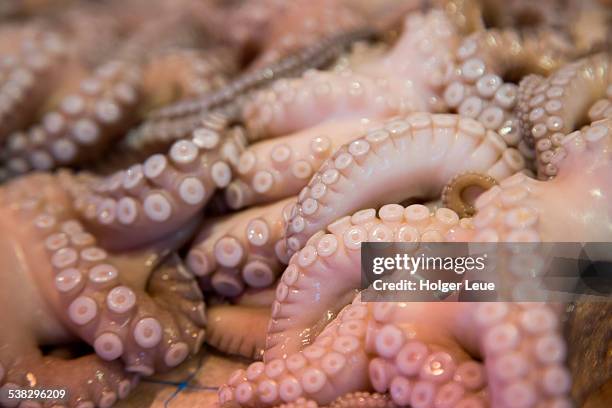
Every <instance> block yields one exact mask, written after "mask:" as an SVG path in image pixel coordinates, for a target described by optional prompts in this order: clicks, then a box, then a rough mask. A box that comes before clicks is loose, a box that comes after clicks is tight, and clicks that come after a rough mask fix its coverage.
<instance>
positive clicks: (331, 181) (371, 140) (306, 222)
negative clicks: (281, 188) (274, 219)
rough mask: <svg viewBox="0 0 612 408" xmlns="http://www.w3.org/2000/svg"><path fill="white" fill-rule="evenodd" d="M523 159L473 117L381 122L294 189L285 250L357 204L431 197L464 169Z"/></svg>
mask: <svg viewBox="0 0 612 408" xmlns="http://www.w3.org/2000/svg"><path fill="white" fill-rule="evenodd" d="M468 157H469V158H468ZM524 166H525V162H524V159H523V158H522V156H521V154H520V153H519V152H518V151H517V150H515V149H512V148H509V147H508V146H507V144H506V143H505V141H504V140H503V139H502V137H501V136H499V134H497V133H495V132H493V131H491V130H487V129H485V127H484V126H483V125H482V124H481V123H480V122H477V121H475V120H474V119H470V118H466V117H461V116H458V115H442V114H428V113H417V114H412V115H409V116H407V117H405V118H399V119H394V120H390V121H387V122H385V123H383V124H382V125H381V126H380V128H378V129H373V130H371V131H369V132H368V133H367V135H366V136H365V137H361V138H359V139H356V140H354V141H353V142H351V143H349V144H347V145H344V146H343V147H342V148H340V149H339V150H338V151H337V152H336V153H335V154H334V155H333V156H332V157H331V158H330V159H329V160H327V161H326V162H325V163H324V164H323V165H322V166H321V168H320V170H319V171H318V172H317V173H316V174H315V175H314V176H313V178H312V179H311V181H310V183H309V184H308V186H307V187H305V188H304V189H303V190H302V192H301V193H300V195H299V199H298V202H297V205H296V208H295V210H294V211H292V215H291V218H290V220H289V221H288V227H287V235H286V237H287V246H288V250H289V252H290V253H294V252H296V251H297V250H299V249H300V248H302V247H303V245H304V244H305V242H306V240H307V239H308V238H309V237H310V236H312V235H313V234H314V233H316V232H317V231H318V230H320V229H323V228H325V226H326V225H328V224H329V223H331V222H332V221H333V220H335V219H337V218H339V217H341V216H344V215H348V214H350V213H351V212H352V211H356V210H358V209H359V208H368V207H372V206H377V205H381V204H384V203H385V202H389V201H391V202H398V203H399V202H402V201H404V200H407V199H410V198H421V199H426V198H428V197H436V196H438V195H439V194H440V193H441V192H442V189H443V188H444V186H445V185H446V184H447V183H448V181H449V180H451V179H452V177H454V176H455V175H456V174H460V173H463V172H466V171H475V172H480V173H482V174H487V175H489V176H491V177H493V178H495V179H496V180H503V179H504V178H506V177H508V176H510V175H512V174H514V173H516V172H518V171H520V170H522V169H523V168H524ZM382 180H385V182H384V183H381V181H382ZM408 180H409V181H408ZM347 196H349V197H351V199H346V198H345V197H347ZM340 197H343V198H342V199H340Z"/></svg>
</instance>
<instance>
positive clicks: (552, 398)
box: [219, 120, 612, 407]
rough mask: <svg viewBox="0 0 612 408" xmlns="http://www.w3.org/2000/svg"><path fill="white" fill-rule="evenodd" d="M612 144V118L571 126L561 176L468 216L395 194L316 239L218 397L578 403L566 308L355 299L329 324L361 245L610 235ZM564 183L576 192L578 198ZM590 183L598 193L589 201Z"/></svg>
mask: <svg viewBox="0 0 612 408" xmlns="http://www.w3.org/2000/svg"><path fill="white" fill-rule="evenodd" d="M611 144H612V122H611V121H610V120H604V121H600V122H596V123H594V124H593V125H592V126H590V127H588V128H586V129H585V130H584V131H582V132H577V133H574V134H570V135H568V136H567V138H566V140H565V143H564V147H566V149H567V151H568V154H567V156H566V157H565V158H564V159H563V160H562V161H561V160H560V161H559V163H558V165H559V168H560V171H559V174H558V175H557V177H556V178H555V179H554V180H552V181H548V182H541V181H536V180H533V179H530V178H528V177H527V176H525V175H524V174H516V175H514V176H512V177H510V178H507V179H505V180H504V181H502V182H501V184H500V185H499V186H496V187H493V188H492V189H490V190H488V191H487V192H486V193H484V194H483V195H481V196H480V197H479V198H478V199H477V201H476V209H477V213H476V215H475V216H474V218H471V219H459V217H458V216H457V214H455V213H454V212H453V211H451V210H448V209H443V208H442V209H439V210H438V211H436V213H435V214H432V213H430V211H429V210H428V209H427V208H425V207H423V206H420V205H412V206H409V207H406V208H404V207H402V206H401V205H398V204H388V205H385V206H383V207H381V208H380V210H379V212H378V215H379V218H377V217H376V212H375V210H373V209H372V210H361V211H359V212H357V213H355V214H354V215H353V216H352V217H344V218H341V219H339V220H338V221H336V222H335V223H333V224H331V225H330V226H329V227H328V233H325V232H323V231H321V232H319V233H317V234H315V235H313V236H312V237H311V239H310V240H309V241H308V244H307V246H306V247H305V248H304V249H302V250H301V251H300V252H299V253H297V254H296V255H294V256H293V258H292V259H291V261H290V265H289V267H288V268H287V270H286V271H285V273H284V274H283V277H282V280H281V283H280V284H279V286H278V287H277V291H276V298H277V299H276V302H275V303H274V305H273V308H272V320H271V323H270V328H269V331H268V343H267V345H266V347H267V350H266V352H265V354H264V362H257V363H253V364H252V365H251V366H249V367H248V369H247V370H241V371H238V372H236V373H234V374H233V375H232V376H231V377H230V379H229V380H228V385H227V386H225V387H224V388H222V389H221V390H220V391H219V398H220V402H221V403H224V402H226V401H235V402H237V403H239V404H241V406H257V407H260V406H275V405H278V404H280V403H282V402H288V403H290V402H292V401H296V400H298V398H306V399H312V400H314V401H316V403H319V404H328V403H330V402H331V401H333V400H334V398H336V397H337V396H340V395H344V394H346V393H349V392H354V391H358V390H372V389H373V390H376V391H377V392H388V393H389V394H390V396H391V398H392V400H393V402H394V403H396V404H398V405H408V404H410V405H411V406H417V407H418V406H432V405H437V406H470V407H472V406H488V405H489V404H490V405H491V406H495V407H506V406H535V405H538V404H545V405H550V404H552V406H555V404H561V406H570V405H571V400H570V389H571V375H570V372H569V370H568V369H567V368H566V367H565V363H564V362H565V358H566V352H567V344H566V343H565V340H564V338H563V335H562V325H561V318H562V317H561V315H560V310H561V309H560V305H559V304H552V303H551V304H545V303H512V302H506V303H499V302H498V303H486V302H483V303H470V302H460V303H454V302H450V303H449V302H436V303H414V302H411V303H402V302H393V303H387V302H373V303H367V302H362V301H361V297H360V296H357V297H356V298H355V299H354V300H353V303H352V304H351V305H349V306H347V307H345V308H344V309H342V311H340V313H338V314H337V317H335V318H334V319H333V320H332V321H331V322H329V323H328V322H327V319H326V318H325V316H330V315H333V314H335V312H336V311H337V309H336V308H337V307H338V303H341V302H342V299H343V298H345V296H346V295H350V294H351V293H353V291H354V290H355V289H356V288H357V287H359V284H360V283H359V282H360V244H361V242H364V241H383V242H389V241H398V242H432V241H434V242H439V241H454V242H497V241H503V242H542V241H544V242H545V241H557V242H558V241H566V240H568V239H571V240H572V241H575V240H577V241H581V242H599V241H605V240H608V239H609V237H610V215H609V214H610V199H609V194H610V191H609V189H610V183H609V180H607V178H606V176H605V174H606V173H607V172H608V170H609V166H610V156H609V152H610V146H611ZM568 189H569V190H571V191H574V192H579V194H577V195H572V196H568V195H567V194H565V193H564V192H565V191H568ZM581 191H583V192H584V193H585V194H586V193H587V192H588V191H598V192H599V193H598V194H595V195H590V198H589V200H583V199H582V197H583V194H581V193H580V192H581ZM561 197H564V198H563V199H561ZM563 200H565V202H564V203H563V204H561V202H562V201H563ZM568 200H570V201H571V203H568V202H567V201H568ZM587 201H588V202H587ZM566 204H567V205H569V206H570V208H572V210H571V211H569V212H568V211H567V208H568V207H567V206H566ZM595 220H597V221H595ZM570 237H571V238H570ZM511 267H512V266H511ZM332 271H333V275H332ZM331 276H334V278H333V282H329V279H330V277H331ZM322 280H325V283H323V281H322ZM318 306H323V307H318ZM298 310H299V312H298ZM478 361H483V363H479V362H478ZM435 368H438V369H435ZM349 373H350V374H349Z"/></svg>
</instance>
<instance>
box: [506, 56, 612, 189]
mask: <svg viewBox="0 0 612 408" xmlns="http://www.w3.org/2000/svg"><path fill="white" fill-rule="evenodd" d="M611 61H612V60H611V58H610V55H609V54H598V55H595V56H593V57H589V58H585V59H582V60H579V61H576V62H573V63H571V64H568V65H566V66H564V67H562V68H561V69H559V70H558V71H556V72H555V73H553V74H552V75H551V76H550V77H548V78H546V79H544V78H542V77H533V76H532V77H527V78H525V79H524V80H523V83H522V85H521V86H522V88H523V89H524V91H523V92H524V94H525V97H524V98H523V100H522V101H521V104H520V105H519V106H518V111H519V115H520V118H521V121H522V123H523V128H524V129H525V130H526V133H525V141H526V142H527V143H528V144H529V145H530V146H532V148H535V154H536V158H537V163H536V167H537V172H538V176H539V177H540V178H542V179H546V178H552V177H554V176H555V175H556V174H557V172H558V165H557V164H555V162H556V159H555V157H558V158H562V157H563V155H564V154H565V153H564V149H563V148H562V144H563V139H564V137H565V135H566V134H568V133H571V132H573V131H577V130H580V129H581V127H582V126H584V125H588V124H590V123H591V122H593V121H596V120H599V119H603V118H606V117H608V116H609V115H612V109H611V108H610V107H611V106H612V105H610V100H611V99H612V69H611Z"/></svg>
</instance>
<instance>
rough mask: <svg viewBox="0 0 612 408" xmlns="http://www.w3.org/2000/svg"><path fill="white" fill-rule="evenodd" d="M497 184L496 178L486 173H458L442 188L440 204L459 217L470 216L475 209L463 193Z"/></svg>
mask: <svg viewBox="0 0 612 408" xmlns="http://www.w3.org/2000/svg"><path fill="white" fill-rule="evenodd" d="M498 184H499V183H498V182H497V180H495V179H494V178H493V177H491V176H489V175H486V174H479V173H472V172H468V173H462V174H459V175H457V176H455V177H454V178H453V179H452V180H451V181H450V182H449V183H448V184H447V185H446V186H445V187H444V190H442V206H443V207H445V208H450V209H451V210H453V211H455V212H456V213H457V214H458V215H459V217H461V218H464V217H471V216H473V215H474V213H475V211H476V209H475V208H474V206H473V205H472V204H471V203H469V202H468V201H467V200H466V198H465V197H464V194H466V193H468V190H469V189H473V188H477V189H479V190H480V191H486V190H489V189H490V188H492V187H493V186H496V185H498ZM472 198H474V197H472Z"/></svg>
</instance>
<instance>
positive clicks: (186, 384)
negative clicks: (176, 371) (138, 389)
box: [143, 356, 219, 408]
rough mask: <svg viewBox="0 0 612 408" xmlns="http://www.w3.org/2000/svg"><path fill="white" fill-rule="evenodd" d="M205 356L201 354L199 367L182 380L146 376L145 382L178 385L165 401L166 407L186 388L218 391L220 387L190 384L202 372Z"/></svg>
mask: <svg viewBox="0 0 612 408" xmlns="http://www.w3.org/2000/svg"><path fill="white" fill-rule="evenodd" d="M204 358H205V357H204V356H201V357H200V358H199V360H198V365H197V368H196V369H195V370H194V372H193V373H191V374H189V375H188V376H187V378H185V379H184V380H182V381H179V382H177V381H167V380H158V379H155V378H145V379H143V382H148V383H152V384H161V385H169V386H172V387H176V390H175V391H174V392H173V393H172V395H170V397H168V399H167V400H166V401H164V407H165V408H167V407H169V404H170V402H171V401H172V400H173V399H174V398H176V396H177V395H179V394H180V393H181V392H182V391H183V390H185V389H190V390H197V391H217V390H218V389H219V387H212V386H205V385H197V384H193V385H192V384H190V382H191V381H192V380H193V379H194V377H195V376H196V375H197V374H198V372H200V369H201V368H202V365H203V364H204Z"/></svg>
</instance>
